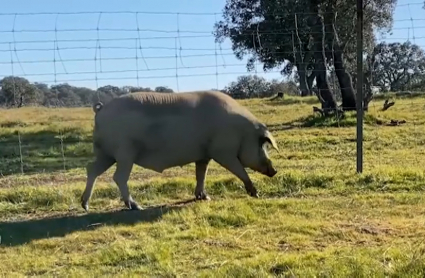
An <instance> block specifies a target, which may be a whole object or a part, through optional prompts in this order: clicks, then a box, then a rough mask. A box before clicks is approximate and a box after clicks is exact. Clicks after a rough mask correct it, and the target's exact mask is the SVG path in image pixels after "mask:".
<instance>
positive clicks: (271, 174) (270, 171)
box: [266, 167, 277, 178]
mask: <svg viewBox="0 0 425 278" xmlns="http://www.w3.org/2000/svg"><path fill="white" fill-rule="evenodd" d="M276 174H277V171H276V169H274V168H273V167H269V168H267V173H266V175H267V176H268V177H270V178H272V177H274V175H276Z"/></svg>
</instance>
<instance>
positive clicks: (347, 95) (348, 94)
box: [334, 45, 356, 111]
mask: <svg viewBox="0 0 425 278" xmlns="http://www.w3.org/2000/svg"><path fill="white" fill-rule="evenodd" d="M334 66H335V74H336V77H337V78H338V84H339V88H340V89H341V98H342V109H343V110H344V111H353V110H356V95H355V93H354V88H353V81H352V78H351V75H350V73H348V71H347V70H346V69H345V65H344V54H343V51H342V49H341V47H340V46H339V45H336V46H335V50H334Z"/></svg>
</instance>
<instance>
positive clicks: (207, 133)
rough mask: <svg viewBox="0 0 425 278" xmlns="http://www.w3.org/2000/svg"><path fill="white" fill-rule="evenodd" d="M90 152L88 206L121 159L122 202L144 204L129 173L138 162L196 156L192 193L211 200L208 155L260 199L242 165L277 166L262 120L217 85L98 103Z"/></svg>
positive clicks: (158, 163) (174, 162) (161, 164)
mask: <svg viewBox="0 0 425 278" xmlns="http://www.w3.org/2000/svg"><path fill="white" fill-rule="evenodd" d="M93 111H94V113H95V115H94V128H93V152H94V155H95V160H94V161H93V162H90V163H88V164H87V167H86V170H87V180H86V187H85V190H84V192H83V194H82V195H81V206H82V207H83V209H84V210H85V211H86V212H88V210H89V199H90V198H91V195H92V192H93V188H94V185H95V182H96V179H97V177H98V176H99V175H101V174H102V173H104V172H105V171H106V170H108V169H109V168H110V167H111V166H112V165H114V164H115V163H116V170H115V173H114V175H113V180H114V182H115V183H116V184H117V186H118V188H119V190H120V193H121V197H122V200H123V201H124V205H125V206H126V207H127V208H128V209H130V210H140V209H142V208H141V207H140V206H139V204H138V203H137V202H135V201H134V199H133V198H132V196H131V194H130V192H129V189H128V185H127V182H128V179H129V176H130V173H131V171H132V168H133V165H134V164H136V165H138V166H141V167H143V168H145V169H150V170H153V171H155V172H158V173H162V172H163V171H164V170H166V169H169V168H172V167H177V166H180V167H183V166H184V165H187V164H189V163H195V176H196V187H195V192H194V193H195V198H196V200H210V197H209V196H208V195H207V193H206V191H205V188H204V183H205V178H206V174H207V171H208V164H209V162H210V161H211V160H214V161H216V162H217V163H218V164H219V165H221V166H222V167H224V168H225V169H227V170H229V171H230V172H231V173H232V174H233V175H235V176H236V177H237V178H238V179H239V180H241V181H242V182H243V183H244V186H245V189H246V192H247V193H248V194H249V195H250V196H252V197H254V198H258V193H257V189H256V188H255V186H254V185H253V183H252V181H251V179H250V177H249V176H248V174H247V172H246V171H245V168H250V169H252V170H254V171H256V172H259V173H261V174H263V175H265V176H268V177H273V176H275V175H276V173H277V170H276V169H275V168H274V166H273V164H272V161H271V160H270V158H269V156H268V154H267V150H266V147H265V146H266V145H271V146H272V147H273V148H274V149H275V150H276V151H279V149H278V146H277V143H276V141H275V139H274V137H273V135H272V134H271V133H270V131H269V130H268V129H267V127H266V125H265V124H264V123H261V122H260V121H259V120H258V119H257V118H256V117H255V116H254V115H253V114H252V113H251V112H250V111H249V110H248V109H247V108H245V107H244V106H242V105H241V104H239V103H238V102H237V101H236V100H235V99H233V98H232V97H231V96H229V95H227V94H225V93H222V92H219V91H194V92H185V93H156V92H134V93H129V94H125V95H122V96H120V97H117V98H114V99H112V100H111V101H110V102H108V103H106V104H102V103H101V102H98V103H96V104H94V105H93Z"/></svg>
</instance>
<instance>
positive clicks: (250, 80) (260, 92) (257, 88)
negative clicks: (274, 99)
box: [225, 75, 272, 99]
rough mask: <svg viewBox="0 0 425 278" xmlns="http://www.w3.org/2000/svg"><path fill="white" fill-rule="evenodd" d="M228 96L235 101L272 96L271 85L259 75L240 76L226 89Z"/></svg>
mask: <svg viewBox="0 0 425 278" xmlns="http://www.w3.org/2000/svg"><path fill="white" fill-rule="evenodd" d="M225 91H226V93H227V94H229V95H230V96H231V97H233V98H235V99H245V98H253V97H268V96H271V95H272V93H271V92H270V84H269V83H268V82H267V80H266V79H264V78H263V77H259V76H257V75H245V76H239V77H238V78H237V80H236V81H233V82H231V83H230V84H229V86H228V87H226V88H225Z"/></svg>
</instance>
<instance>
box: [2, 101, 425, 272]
mask: <svg viewBox="0 0 425 278" xmlns="http://www.w3.org/2000/svg"><path fill="white" fill-rule="evenodd" d="M393 97H394V98H395V99H396V104H395V106H394V107H391V108H390V109H389V110H388V111H385V112H382V111H380V108H381V107H382V103H383V100H377V101H376V102H373V103H372V104H371V107H370V109H369V112H368V113H367V114H366V115H365V129H364V134H365V139H364V152H365V156H364V162H365V163H364V169H365V171H364V173H363V174H361V175H358V174H356V173H355V166H356V159H355V157H356V130H355V124H356V116H355V114H353V113H347V114H346V115H345V117H344V118H343V119H341V120H336V119H326V120H323V119H321V118H319V117H318V116H317V115H313V112H312V108H311V106H312V105H318V104H317V101H316V100H315V98H314V97H310V98H295V97H292V98H290V97H289V98H285V99H284V100H277V101H273V102H270V101H268V100H266V99H264V100H244V101H241V103H243V104H244V105H246V106H248V107H249V109H250V110H251V111H252V112H253V113H254V114H255V115H257V116H258V118H260V119H261V120H263V121H264V122H265V123H266V124H267V125H268V126H269V128H270V130H271V131H272V133H273V134H274V135H275V137H276V139H277V142H278V145H279V148H280V152H279V153H277V152H275V151H273V150H271V151H270V155H271V157H272V159H273V160H274V161H275V164H276V168H277V169H278V171H279V172H278V174H277V175H276V176H275V177H274V178H271V179H270V178H267V177H263V176H261V175H260V174H257V173H253V172H252V171H249V172H250V175H251V177H252V179H253V181H254V182H255V184H256V187H257V188H258V190H259V191H260V195H261V196H260V198H259V199H252V198H250V197H249V196H248V195H247V194H246V192H245V190H244V188H243V185H242V183H241V182H240V181H238V180H237V179H236V178H235V177H233V176H232V175H230V174H229V173H228V172H227V171H226V170H224V169H223V168H221V167H219V166H218V165H217V164H215V163H212V165H211V168H210V171H209V174H208V176H207V185H206V189H207V192H208V193H209V194H210V196H211V198H212V200H211V201H210V202H192V201H190V200H191V199H192V197H193V191H194V187H195V176H194V165H188V166H185V167H183V168H175V169H169V170H167V171H165V172H164V173H163V174H162V175H161V174H157V173H154V172H152V171H148V170H144V169H142V168H140V167H135V168H134V170H133V173H132V175H131V179H130V182H129V185H130V190H131V192H132V195H133V197H134V198H135V199H136V200H137V201H138V202H139V203H140V204H141V205H142V206H144V207H145V210H143V211H140V212H129V211H121V209H123V204H122V202H121V201H120V199H119V198H120V196H119V191H118V189H117V187H116V185H115V184H114V183H113V181H112V178H111V175H112V173H113V171H114V169H115V168H114V167H112V169H110V170H109V171H107V173H105V174H103V175H102V176H101V177H100V178H99V181H98V183H97V185H96V188H95V191H94V194H93V197H92V199H91V203H90V213H88V214H87V213H84V212H83V211H82V209H81V208H80V204H79V198H80V195H81V193H82V191H83V189H84V186H85V171H84V166H85V164H86V163H87V162H88V161H89V160H91V159H92V147H91V130H92V125H93V113H92V111H91V109H90V108H73V109H65V108H63V109H48V108H20V109H10V110H2V111H1V115H2V117H1V119H0V171H1V174H2V176H1V177H0V218H1V219H0V236H1V244H0V261H1V264H0V275H1V276H7V277H14V276H16V277H24V276H46V277H51V276H60V277H63V276H67V277H68V276H69V277H81V276H88V277H96V276H117V277H124V276H129V275H130V276H132V277H133V276H134V277H193V276H195V277H275V276H278V277H424V275H425V242H424V241H425V226H424V224H425V220H424V219H425V217H424V216H425V194H424V191H425V172H424V165H425V155H424V154H425V148H424V144H425V132H424V130H425V129H424V128H425V109H424V107H425V98H421V97H419V96H416V95H415V96H413V97H412V98H407V97H405V96H404V97H400V98H397V96H393ZM391 120H406V123H405V124H402V125H400V126H389V125H387V124H388V123H389V122H390V121H391ZM58 121H62V122H61V123H60V122H58ZM19 142H21V143H20V144H19ZM20 153H22V163H21V159H20ZM21 170H23V172H24V173H25V175H21V174H20V173H21ZM185 201H186V202H185Z"/></svg>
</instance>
